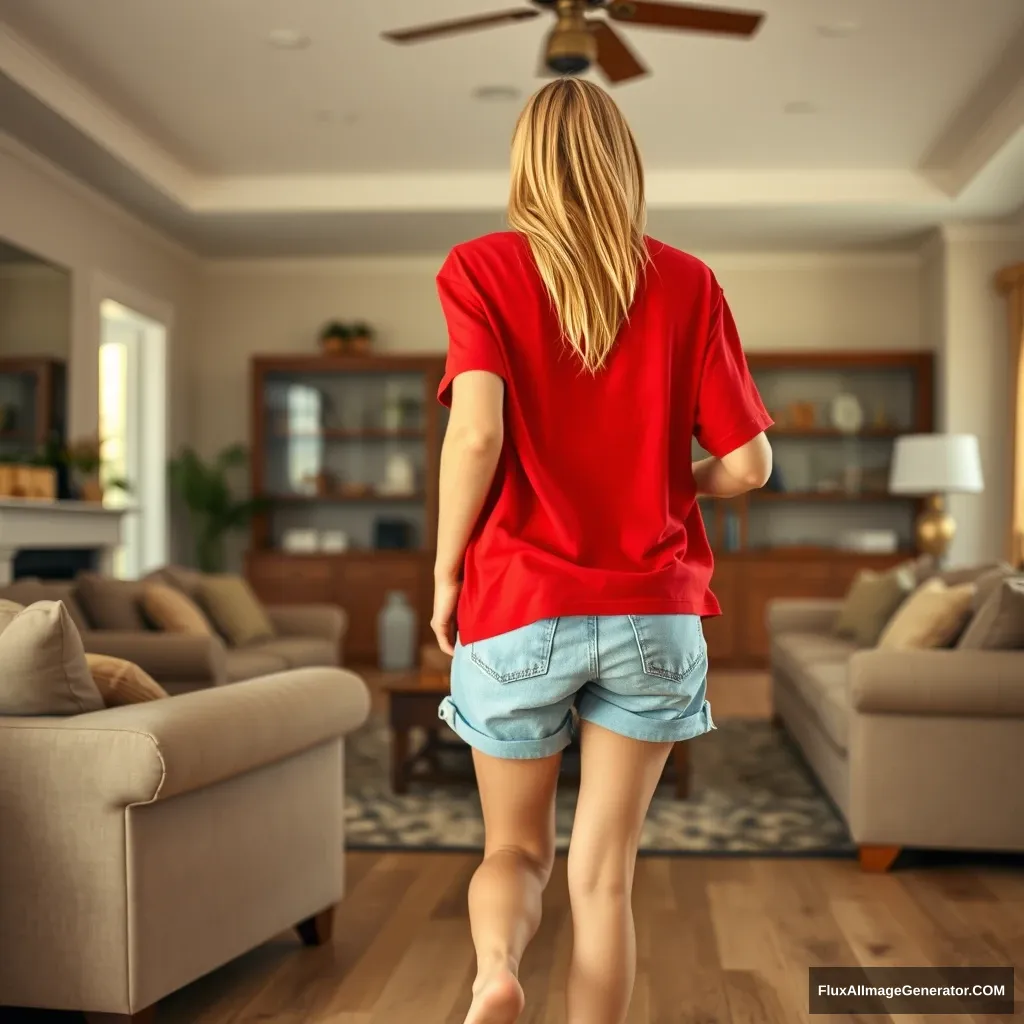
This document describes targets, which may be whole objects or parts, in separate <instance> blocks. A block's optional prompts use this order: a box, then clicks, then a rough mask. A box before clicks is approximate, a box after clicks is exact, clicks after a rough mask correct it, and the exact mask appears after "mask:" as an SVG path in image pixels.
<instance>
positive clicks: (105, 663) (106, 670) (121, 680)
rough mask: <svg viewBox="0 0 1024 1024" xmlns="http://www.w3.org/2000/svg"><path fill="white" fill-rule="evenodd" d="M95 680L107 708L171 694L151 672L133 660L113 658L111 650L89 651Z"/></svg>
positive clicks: (89, 661) (139, 702)
mask: <svg viewBox="0 0 1024 1024" xmlns="http://www.w3.org/2000/svg"><path fill="white" fill-rule="evenodd" d="M85 661H86V664H88V666H89V672H90V673H91V674H92V681H93V682H94V683H95V684H96V689H98V690H99V691H100V696H101V697H102V698H103V703H104V704H105V705H106V706H107V707H108V708H116V707H120V706H121V705H123V704H143V703H145V702H146V701H149V700H160V699H161V698H163V697H167V696H170V695H169V694H168V693H167V691H166V690H165V689H164V688H163V687H162V686H161V685H160V684H159V683H158V682H157V681H156V680H155V679H154V678H153V677H152V676H151V675H150V674H149V673H148V672H145V671H143V670H142V669H141V668H139V666H138V665H136V664H135V663H134V662H132V661H126V660H125V659H124V658H112V657H111V656H110V655H109V654H86V656H85Z"/></svg>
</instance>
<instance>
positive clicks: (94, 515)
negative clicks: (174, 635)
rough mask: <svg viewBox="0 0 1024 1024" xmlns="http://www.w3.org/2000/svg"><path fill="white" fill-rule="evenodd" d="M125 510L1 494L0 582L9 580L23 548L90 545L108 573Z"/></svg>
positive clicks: (102, 568)
mask: <svg viewBox="0 0 1024 1024" xmlns="http://www.w3.org/2000/svg"><path fill="white" fill-rule="evenodd" d="M124 513H125V510H124V509H120V508H104V507H103V506H102V505H96V504H93V503H91V502H86V501H26V500H23V499H19V498H0V586H6V585H7V584H8V583H10V582H11V580H12V578H13V576H14V556H15V555H16V554H17V553H18V552H19V551H22V550H25V549H26V548H43V549H48V548H75V549H83V550H84V549H92V550H95V551H96V552H97V565H96V568H97V569H98V570H99V571H100V572H102V573H104V574H105V575H110V571H111V567H112V564H113V557H114V551H115V550H116V549H117V548H118V546H119V545H120V543H121V517H122V516H123V515H124Z"/></svg>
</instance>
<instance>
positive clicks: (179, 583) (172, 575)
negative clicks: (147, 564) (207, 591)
mask: <svg viewBox="0 0 1024 1024" xmlns="http://www.w3.org/2000/svg"><path fill="white" fill-rule="evenodd" d="M202 578H203V574H202V573H201V572H197V571H196V570H195V569H186V568H185V567H184V566H182V565H165V566H164V567H163V568H162V569H154V570H153V572H151V573H150V574H149V575H148V576H146V577H145V579H143V583H163V584H165V585H166V586H168V587H174V589H175V590H180V591H181V592H182V593H183V594H187V595H188V596H189V597H191V598H195V596H196V591H197V590H198V589H199V581H200V580H201V579H202Z"/></svg>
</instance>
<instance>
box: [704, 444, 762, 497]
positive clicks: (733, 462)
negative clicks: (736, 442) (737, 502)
mask: <svg viewBox="0 0 1024 1024" xmlns="http://www.w3.org/2000/svg"><path fill="white" fill-rule="evenodd" d="M771 472H772V446H771V445H770V444H769V443H768V438H767V437H766V436H765V435H764V433H760V434H758V435H757V436H756V437H754V438H752V439H751V440H749V441H748V442H747V443H746V444H744V445H741V446H740V447H739V448H737V449H735V451H731V452H729V454H728V455H723V456H722V457H721V458H720V459H718V458H715V457H714V456H712V457H711V458H707V459H701V460H700V461H699V462H695V463H694V464H693V479H694V481H695V482H696V485H697V493H698V494H704V495H708V496H709V497H712V498H735V497H736V496H737V495H740V494H746V493H747V491H754V490H757V488H759V487H764V485H765V484H766V483H767V482H768V477H769V476H771Z"/></svg>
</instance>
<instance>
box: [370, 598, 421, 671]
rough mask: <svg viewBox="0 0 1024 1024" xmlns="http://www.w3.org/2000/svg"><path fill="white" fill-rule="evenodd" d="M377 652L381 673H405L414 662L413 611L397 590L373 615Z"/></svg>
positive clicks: (414, 618)
mask: <svg viewBox="0 0 1024 1024" xmlns="http://www.w3.org/2000/svg"><path fill="white" fill-rule="evenodd" d="M377 649H378V652H379V660H380V667H381V669H382V670H383V671H385V672H408V671H409V670H410V669H412V667H413V666H414V665H415V663H416V612H414V611H413V609H412V608H410V607H409V602H408V601H407V600H406V597H405V594H403V593H402V592H401V591H400V590H393V591H391V592H390V593H389V594H388V596H387V600H386V601H385V602H384V607H383V608H381V610H380V614H379V615H378V616H377Z"/></svg>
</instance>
